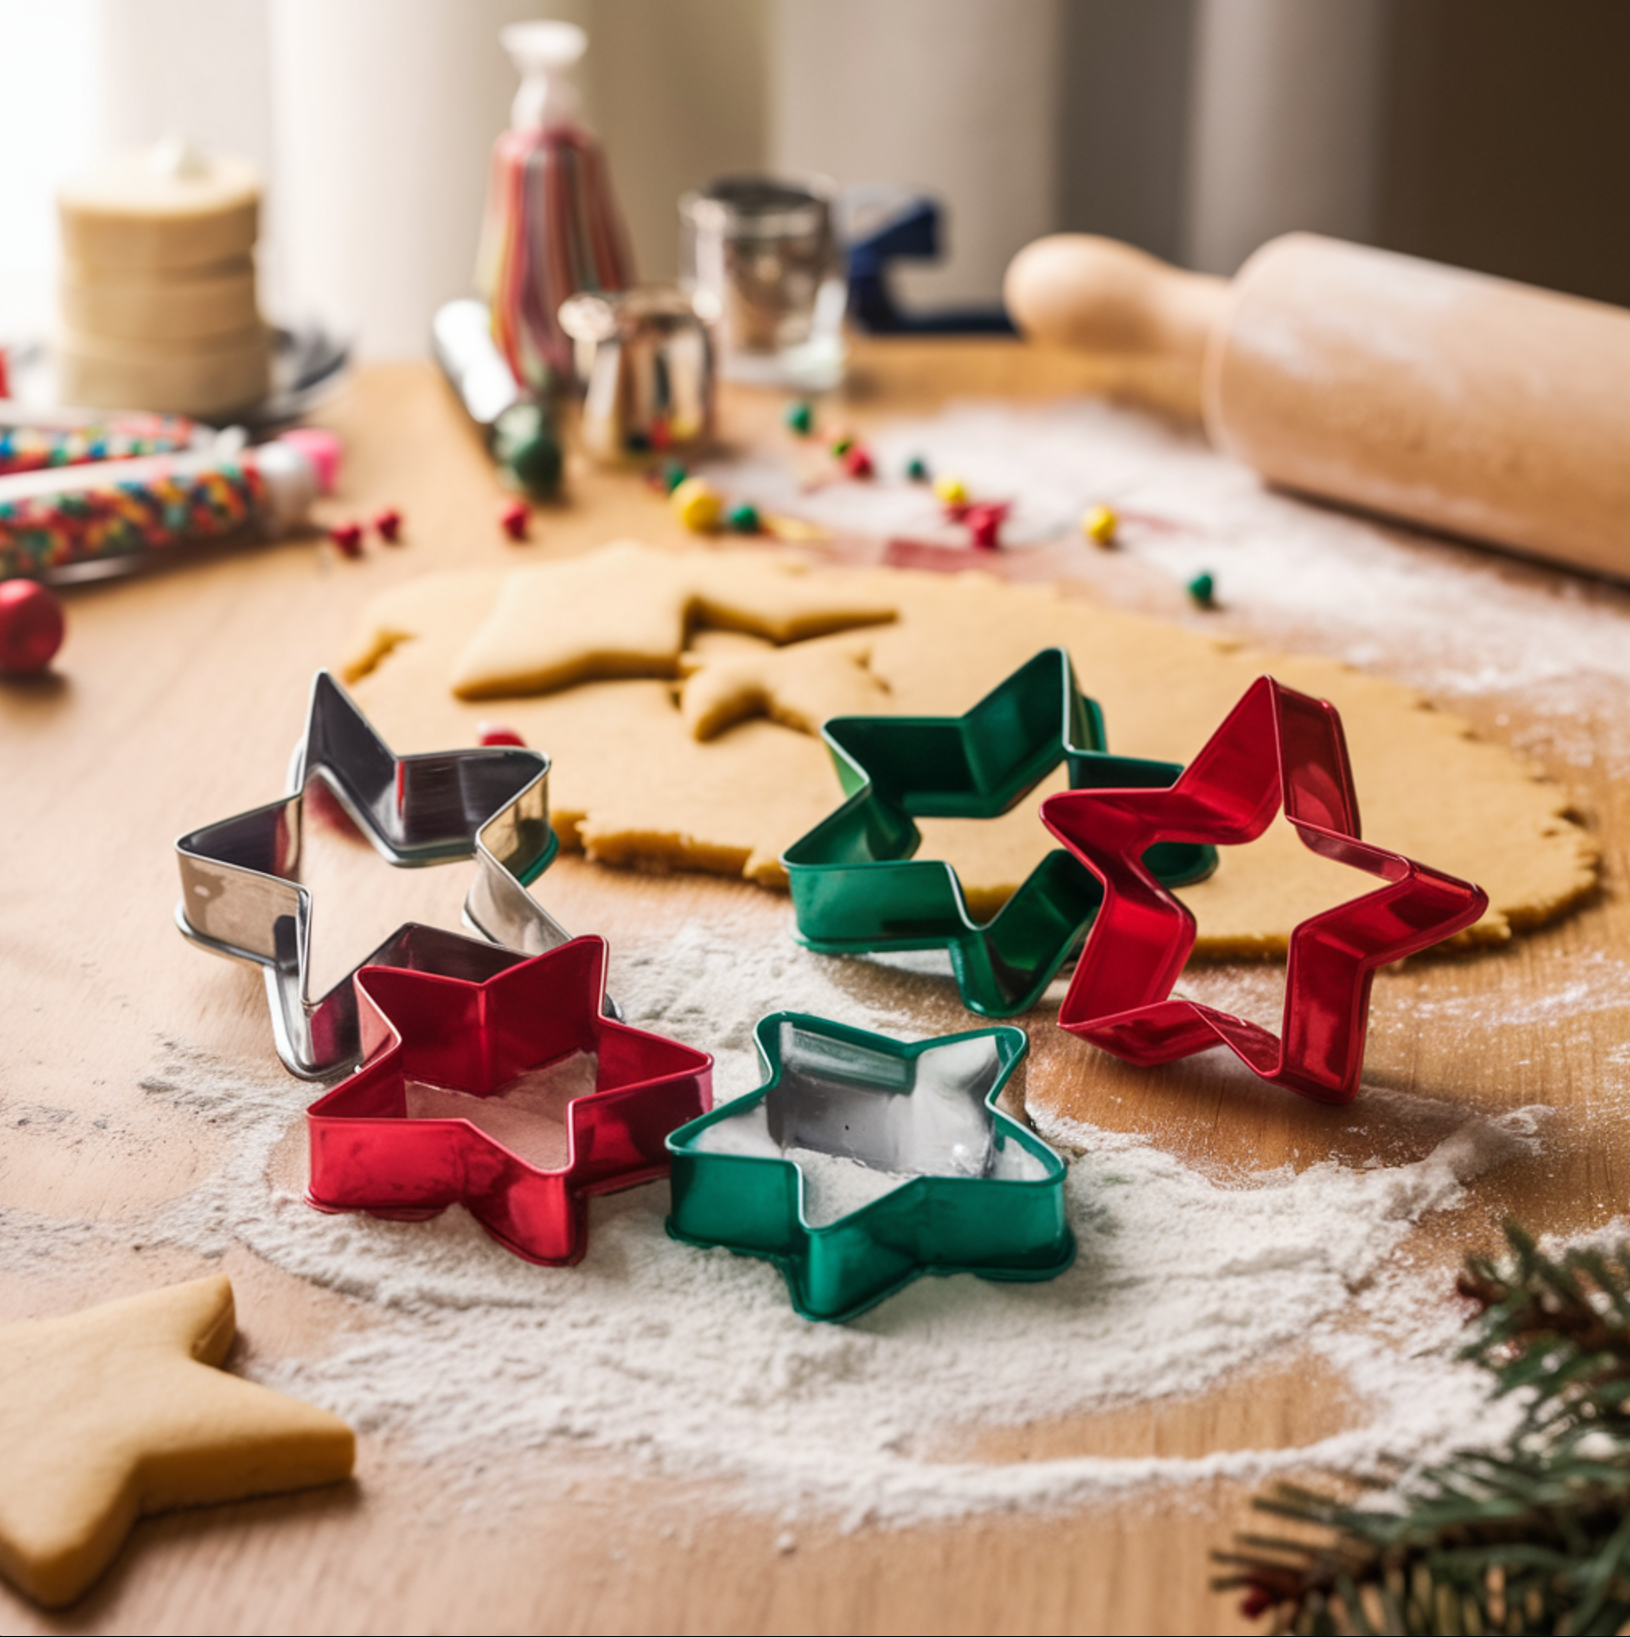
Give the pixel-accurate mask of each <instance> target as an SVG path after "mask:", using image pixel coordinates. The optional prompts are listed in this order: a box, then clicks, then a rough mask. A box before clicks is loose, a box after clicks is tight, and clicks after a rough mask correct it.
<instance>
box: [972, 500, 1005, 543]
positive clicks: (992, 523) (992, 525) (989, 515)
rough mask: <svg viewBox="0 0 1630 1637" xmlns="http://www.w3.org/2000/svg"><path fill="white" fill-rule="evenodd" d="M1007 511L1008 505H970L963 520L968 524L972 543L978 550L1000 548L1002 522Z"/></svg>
mask: <svg viewBox="0 0 1630 1637" xmlns="http://www.w3.org/2000/svg"><path fill="white" fill-rule="evenodd" d="M1007 511H1008V509H1007V507H1006V505H990V506H970V507H969V508H968V509H967V511H966V512H965V513H964V514H963V518H962V521H963V522H964V523H966V524H967V525H968V532H969V535H970V538H971V544H972V545H973V547H974V549H975V550H976V551H997V550H999V549H1000V547H1001V544H1002V540H1001V529H1002V523H1003V520H1004V519H1005V518H1006V517H1007Z"/></svg>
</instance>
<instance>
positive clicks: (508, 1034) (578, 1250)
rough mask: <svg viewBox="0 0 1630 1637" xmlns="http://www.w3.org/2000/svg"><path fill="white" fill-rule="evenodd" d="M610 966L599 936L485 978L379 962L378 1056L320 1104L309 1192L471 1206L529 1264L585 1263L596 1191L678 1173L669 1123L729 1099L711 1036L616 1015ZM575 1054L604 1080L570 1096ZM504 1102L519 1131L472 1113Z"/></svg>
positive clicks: (369, 1056)
mask: <svg viewBox="0 0 1630 1637" xmlns="http://www.w3.org/2000/svg"><path fill="white" fill-rule="evenodd" d="M605 972H606V945H605V940H604V939H602V938H595V937H584V938H574V939H572V940H571V942H570V943H566V944H563V945H561V947H560V948H558V949H553V950H550V951H549V952H548V953H547V954H544V955H538V956H535V957H533V958H532V959H530V960H525V961H522V962H521V963H520V964H519V965H516V966H512V967H510V968H509V969H508V970H507V971H504V972H500V973H498V974H497V976H495V977H491V978H488V979H486V980H485V981H484V982H481V983H466V982H463V981H461V980H459V979H457V978H448V977H442V976H439V975H437V974H434V973H427V972H405V971H399V970H396V969H393V968H389V967H379V966H369V967H364V968H363V969H362V971H360V972H359V973H357V976H356V989H357V995H358V1005H359V1021H360V1025H361V1035H362V1046H363V1051H364V1053H365V1058H364V1062H363V1064H362V1066H361V1067H360V1068H359V1069H357V1070H356V1071H355V1072H354V1073H352V1074H351V1075H349V1076H348V1077H347V1078H346V1079H344V1080H342V1081H341V1082H340V1083H339V1085H337V1086H336V1087H335V1088H334V1089H333V1090H332V1091H330V1092H328V1093H327V1094H326V1095H325V1096H323V1097H320V1098H319V1099H318V1100H317V1101H316V1102H315V1103H313V1104H312V1105H311V1107H310V1108H309V1109H308V1110H307V1111H306V1124H307V1128H308V1133H309V1136H310V1141H311V1180H310V1184H309V1186H308V1189H307V1198H308V1199H309V1200H310V1201H311V1203H312V1204H313V1205H315V1206H316V1207H317V1208H318V1209H319V1210H324V1211H368V1212H371V1213H372V1214H373V1215H375V1216H385V1217H399V1218H406V1219H409V1220H417V1219H422V1218H425V1217H431V1216H435V1215H437V1214H439V1213H440V1212H441V1211H444V1210H445V1209H446V1208H447V1207H448V1206H449V1205H463V1206H464V1207H466V1209H468V1211H469V1212H470V1214H471V1215H472V1216H473V1217H474V1218H475V1219H476V1221H477V1222H479V1223H480V1224H481V1226H482V1227H483V1228H484V1229H485V1230H486V1231H487V1232H488V1233H489V1234H490V1235H491V1236H492V1237H493V1238H494V1239H496V1240H497V1241H498V1243H499V1244H501V1245H503V1246H504V1247H505V1249H507V1250H510V1251H513V1252H514V1253H515V1255H517V1256H520V1257H524V1258H525V1259H526V1260H527V1261H529V1262H544V1263H548V1264H551V1265H560V1264H565V1263H571V1262H576V1261H580V1260H581V1259H582V1256H583V1252H584V1250H585V1248H586V1246H587V1235H588V1199H589V1196H590V1195H592V1194H602V1193H609V1192H612V1191H613V1190H615V1189H619V1188H632V1187H633V1186H634V1185H635V1184H637V1183H641V1182H650V1181H652V1180H654V1179H655V1178H658V1177H662V1176H665V1175H666V1174H667V1171H668V1151H667V1148H666V1147H665V1146H664V1139H665V1138H666V1137H667V1136H668V1133H669V1132H671V1131H673V1130H674V1129H675V1127H677V1126H681V1125H683V1124H684V1123H685V1122H686V1121H688V1120H693V1119H695V1118H696V1117H697V1116H698V1115H699V1114H704V1113H706V1111H707V1110H708V1109H709V1108H710V1107H711V1106H712V1103H713V1096H712V1079H713V1059H712V1057H711V1056H709V1054H708V1053H707V1052H703V1051H697V1050H695V1049H694V1048H692V1047H690V1046H684V1045H681V1044H680V1043H679V1042H678V1041H676V1040H667V1039H664V1038H663V1037H662V1036H661V1035H654V1034H647V1033H646V1032H645V1031H644V1030H642V1029H633V1028H630V1027H629V1026H628V1025H627V1024H625V1023H619V1022H616V1021H615V1020H614V1019H611V1018H608V1017H606V1016H604V1015H603V1014H602V1010H601V1007H602V1002H603V1000H604V995H605ZM576 1053H585V1054H588V1057H589V1058H590V1059H592V1073H593V1083H592V1087H588V1088H587V1089H582V1090H580V1091H579V1093H578V1094H577V1095H572V1093H573V1090H574V1088H576V1087H577V1086H578V1085H579V1084H580V1083H581V1081H582V1080H586V1078H587V1072H588V1064H586V1063H585V1064H584V1065H583V1069H584V1072H583V1074H582V1075H581V1076H580V1078H579V1080H577V1081H574V1080H573V1079H571V1078H570V1077H569V1075H566V1074H563V1073H562V1070H563V1069H565V1068H569V1066H570V1063H571V1060H572V1059H573V1056H574V1054H576ZM539 1071H553V1072H552V1073H550V1072H545V1073H542V1074H540V1072H539ZM529 1082H530V1084H529ZM495 1104H501V1105H502V1107H501V1108H499V1109H498V1110H496V1113H497V1114H498V1116H499V1117H501V1118H503V1120H504V1123H505V1130H506V1134H507V1135H508V1136H509V1138H510V1141H508V1142H506V1141H504V1140H503V1139H502V1138H501V1137H500V1136H499V1135H496V1134H494V1132H493V1131H491V1130H483V1129H482V1127H481V1126H480V1125H478V1124H477V1123H476V1122H475V1120H474V1119H473V1118H471V1117H470V1116H471V1115H475V1114H477V1113H479V1114H482V1115H485V1116H486V1117H487V1120H488V1122H489V1124H490V1123H491V1122H492V1119H493V1114H494V1112H495V1111H494V1109H493V1105H495ZM483 1105H485V1106H483ZM416 1106H417V1107H418V1108H419V1109H420V1110H421V1112H420V1113H417V1114H415V1112H414V1109H415V1107H416ZM426 1109H434V1110H436V1112H435V1113H425V1112H423V1111H424V1110H426ZM460 1110H468V1113H461V1112H459V1111H460ZM523 1147H524V1148H526V1149H527V1152H526V1153H524V1154H523V1153H521V1152H518V1151H517V1150H518V1149H519V1148H523Z"/></svg>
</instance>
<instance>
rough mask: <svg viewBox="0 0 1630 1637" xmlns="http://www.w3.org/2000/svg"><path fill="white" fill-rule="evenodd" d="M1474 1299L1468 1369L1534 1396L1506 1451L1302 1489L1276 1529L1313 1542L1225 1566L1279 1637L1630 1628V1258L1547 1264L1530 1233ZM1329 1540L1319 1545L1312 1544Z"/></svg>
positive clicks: (1487, 1276) (1462, 1287)
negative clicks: (1387, 1478)
mask: <svg viewBox="0 0 1630 1637" xmlns="http://www.w3.org/2000/svg"><path fill="white" fill-rule="evenodd" d="M1506 1240H1507V1245H1508V1249H1507V1251H1506V1253H1505V1254H1503V1255H1502V1256H1500V1257H1498V1258H1488V1257H1473V1258H1471V1259H1469V1260H1468V1262H1467V1264H1466V1268H1465V1271H1464V1272H1463V1273H1462V1274H1461V1276H1460V1279H1459V1281H1458V1284H1457V1289H1458V1290H1459V1292H1460V1294H1461V1295H1462V1296H1464V1297H1467V1298H1469V1299H1470V1300H1471V1301H1472V1302H1474V1303H1475V1304H1476V1309H1477V1311H1476V1313H1475V1315H1474V1316H1473V1318H1472V1320H1471V1325H1472V1332H1471V1335H1470V1337H1469V1339H1468V1341H1467V1342H1466V1344H1465V1346H1464V1348H1463V1349H1462V1353H1461V1356H1462V1357H1464V1358H1466V1359H1469V1360H1471V1361H1473V1362H1474V1363H1476V1364H1478V1365H1479V1366H1481V1367H1482V1368H1483V1369H1485V1370H1487V1371H1488V1372H1489V1375H1490V1378H1491V1379H1490V1388H1491V1392H1492V1394H1493V1396H1495V1397H1505V1396H1510V1395H1513V1394H1520V1395H1521V1396H1522V1400H1523V1413H1522V1419H1521V1422H1520V1424H1519V1426H1518V1429H1517V1431H1516V1433H1515V1435H1514V1436H1513V1437H1512V1439H1511V1440H1510V1443H1509V1445H1508V1446H1507V1447H1506V1448H1504V1449H1502V1450H1498V1451H1486V1450H1482V1451H1480V1450H1462V1451H1458V1452H1456V1453H1455V1454H1453V1455H1451V1456H1449V1457H1448V1458H1447V1459H1446V1460H1445V1461H1443V1462H1441V1463H1439V1464H1437V1465H1435V1466H1433V1467H1430V1468H1428V1469H1426V1470H1425V1471H1423V1472H1420V1473H1417V1474H1413V1475H1406V1474H1403V1473H1401V1472H1395V1473H1394V1475H1393V1478H1392V1481H1391V1483H1390V1484H1388V1483H1385V1482H1372V1483H1371V1484H1369V1485H1368V1486H1367V1487H1369V1488H1370V1489H1372V1491H1379V1492H1380V1498H1377V1496H1376V1495H1375V1494H1372V1495H1371V1496H1370V1497H1368V1498H1365V1497H1362V1496H1361V1497H1359V1498H1358V1499H1347V1498H1343V1497H1341V1496H1338V1495H1333V1494H1328V1493H1321V1492H1318V1491H1315V1490H1311V1489H1306V1488H1302V1487H1300V1486H1297V1485H1293V1484H1281V1485H1279V1486H1278V1487H1277V1488H1276V1489H1274V1490H1273V1492H1272V1493H1271V1494H1269V1495H1266V1496H1263V1497H1259V1498H1258V1499H1257V1501H1256V1502H1255V1505H1256V1506H1257V1508H1258V1509H1259V1510H1260V1511H1263V1512H1265V1513H1268V1514H1269V1515H1271V1516H1275V1517H1279V1518H1283V1519H1285V1520H1286V1521H1288V1522H1291V1523H1294V1524H1296V1525H1299V1526H1301V1527H1302V1529H1303V1530H1304V1533H1303V1534H1301V1535H1298V1536H1290V1535H1242V1536H1241V1537H1240V1538H1239V1539H1238V1541H1237V1542H1236V1548H1237V1549H1236V1550H1234V1551H1232V1552H1220V1553H1217V1554H1216V1558H1217V1562H1218V1563H1219V1565H1221V1566H1222V1567H1223V1568H1224V1569H1225V1570H1226V1571H1227V1572H1225V1573H1224V1574H1223V1575H1221V1576H1220V1577H1219V1578H1218V1579H1217V1580H1216V1581H1215V1582H1214V1584H1215V1586H1216V1587H1217V1589H1219V1590H1243V1591H1244V1592H1245V1598H1244V1603H1243V1607H1244V1610H1245V1612H1246V1613H1247V1614H1248V1615H1251V1616H1253V1617H1254V1616H1260V1615H1271V1616H1272V1627H1271V1629H1272V1630H1274V1631H1276V1632H1297V1633H1301V1632H1308V1633H1325V1632H1329V1633H1346V1632H1355V1633H1367V1632H1400V1633H1416V1632H1421V1633H1427V1632H1567V1633H1570V1634H1573V1637H1578V1634H1583V1633H1593V1632H1614V1631H1617V1630H1619V1629H1620V1628H1621V1627H1622V1626H1624V1625H1625V1624H1626V1623H1627V1622H1630V1243H1627V1244H1624V1245H1620V1246H1617V1247H1615V1248H1614V1249H1613V1250H1612V1251H1609V1252H1604V1251H1601V1250H1597V1249H1592V1248H1583V1249H1577V1250H1570V1251H1567V1252H1565V1253H1564V1254H1563V1255H1562V1256H1560V1257H1556V1258H1552V1257H1550V1256H1547V1255H1546V1254H1545V1253H1544V1252H1543V1251H1542V1250H1541V1249H1540V1248H1539V1247H1538V1245H1536V1244H1535V1242H1534V1240H1533V1239H1532V1238H1531V1237H1530V1236H1529V1235H1528V1234H1526V1233H1525V1232H1524V1231H1523V1230H1522V1229H1521V1228H1520V1227H1518V1226H1517V1225H1516V1224H1515V1223H1508V1224H1507V1225H1506ZM1309 1526H1311V1528H1312V1530H1313V1531H1314V1533H1312V1534H1311V1535H1310V1534H1308V1533H1306V1532H1305V1531H1306V1530H1307V1529H1308V1527H1309Z"/></svg>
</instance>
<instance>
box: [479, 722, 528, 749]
mask: <svg viewBox="0 0 1630 1637" xmlns="http://www.w3.org/2000/svg"><path fill="white" fill-rule="evenodd" d="M476 743H477V744H482V745H518V746H519V747H520V748H521V749H522V750H525V749H526V740H524V739H523V738H522V737H521V736H520V734H518V733H517V732H516V731H515V729H514V728H511V727H505V725H504V724H503V723H502V722H481V723H478V724H477V726H476Z"/></svg>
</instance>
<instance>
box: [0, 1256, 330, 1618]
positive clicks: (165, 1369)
mask: <svg viewBox="0 0 1630 1637" xmlns="http://www.w3.org/2000/svg"><path fill="white" fill-rule="evenodd" d="M234 1332H235V1320H234V1314H233V1303H232V1286H231V1283H230V1282H229V1281H228V1280H227V1279H226V1278H225V1277H224V1276H221V1275H216V1276H215V1277H213V1278H208V1279H196V1280H194V1281H192V1282H191V1283H190V1284H183V1285H171V1286H169V1287H168V1288H166V1289H162V1290H150V1291H147V1292H145V1293H144V1294H143V1295H140V1296H131V1297H128V1298H126V1299H125V1300H124V1301H119V1302H110V1303H108V1304H107V1305H106V1306H104V1307H93V1308H88V1309H86V1310H85V1311H84V1312H80V1313H72V1314H69V1315H67V1316H66V1317H65V1318H56V1319H35V1320H30V1321H27V1322H25V1323H22V1324H12V1325H7V1326H6V1327H5V1328H4V1329H0V1573H4V1575H5V1576H6V1578H7V1579H8V1580H10V1581H11V1582H12V1584H13V1585H15V1586H17V1587H18V1588H19V1589H20V1590H21V1591H23V1592H26V1593H27V1594H28V1596H30V1597H32V1598H33V1599H34V1600H35V1601H36V1602H39V1603H43V1604H45V1605H46V1606H47V1607H48V1608H61V1607H62V1606H64V1605H65V1604H68V1603H71V1602H73V1601H74V1600H75V1599H76V1598H77V1597H79V1595H80V1594H81V1593H82V1592H84V1591H85V1590H86V1588H87V1587H88V1586H90V1584H91V1583H92V1581H94V1580H95V1579H96V1578H97V1576H98V1575H100V1574H101V1573H102V1571H103V1570H104V1569H105V1568H106V1567H107V1566H108V1564H109V1563H111V1562H112V1561H113V1559H114V1557H115V1556H116V1555H117V1554H118V1551H119V1548H120V1546H121V1545H122V1544H123V1542H124V1539H125V1536H126V1535H127V1534H129V1532H130V1529H131V1527H132V1525H133V1524H134V1523H135V1522H136V1520H137V1519H138V1518H139V1517H141V1516H143V1515H144V1514H146V1513H150V1512H163V1511H169V1510H171V1509H172V1508H175V1507H181V1506H201V1505H206V1504H209V1503H211V1502H216V1501H232V1500H242V1499H244V1498H246V1497H248V1496H251V1495H274V1494H280V1493H282V1492H283V1491H284V1490H289V1489H305V1488H308V1487H310V1486H312V1485H315V1484H329V1483H337V1482H339V1481H340V1480H341V1479H342V1478H347V1477H349V1476H350V1474H351V1466H352V1462H353V1460H354V1458H355V1440H354V1438H353V1437H352V1433H351V1429H350V1428H349V1427H348V1426H346V1424H345V1423H344V1422H343V1421H341V1420H340V1419H339V1417H338V1416H334V1415H330V1414H329V1413H328V1412H327V1411H326V1410H320V1409H317V1408H316V1407H315V1406H314V1405H311V1404H303V1403H301V1402H300V1400H299V1399H296V1398H287V1397H285V1396H284V1395H283V1394H282V1393H274V1392H273V1391H271V1389H270V1388H267V1387H261V1386H257V1385H256V1384H255V1383H254V1382H252V1381H245V1380H243V1379H242V1377H240V1376H235V1375H232V1374H230V1373H229V1372H228V1371H226V1370H223V1369H221V1368H219V1366H220V1365H221V1363H222V1361H223V1360H224V1359H225V1358H226V1355H227V1351H228V1349H229V1348H230V1347H231V1345H232V1338H233V1335H234Z"/></svg>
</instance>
